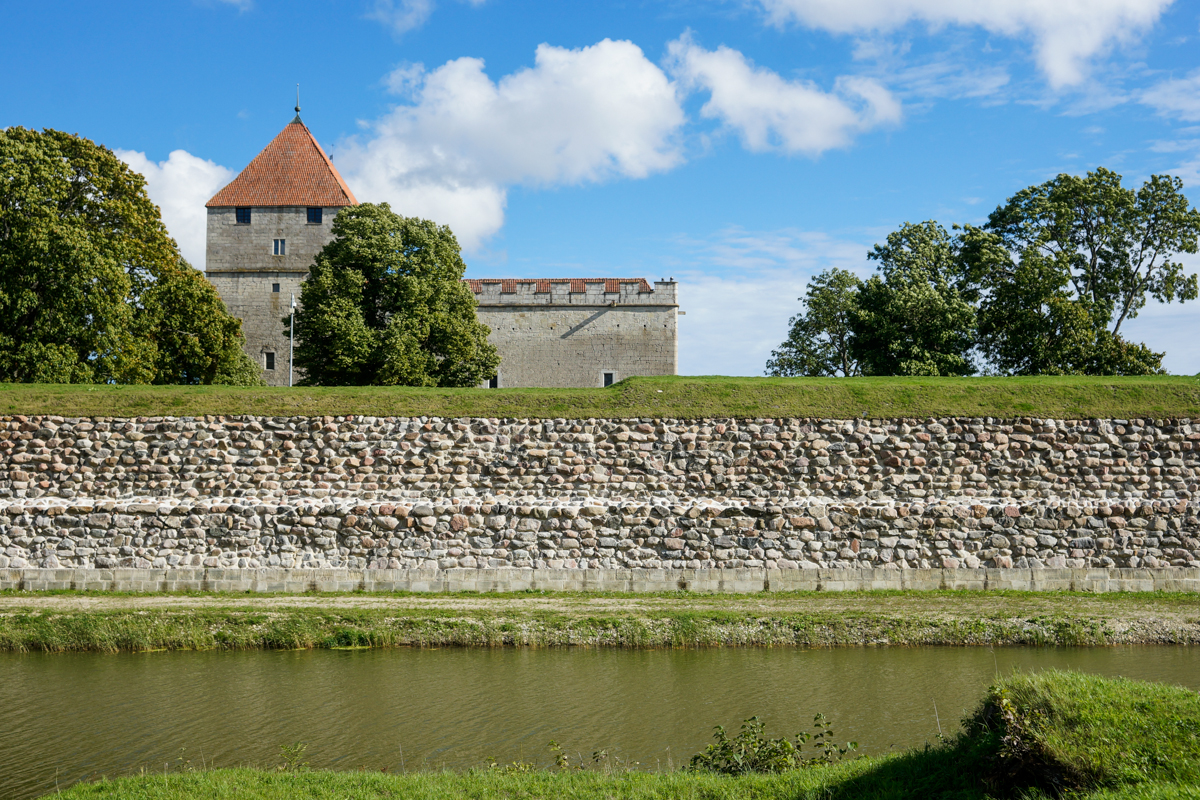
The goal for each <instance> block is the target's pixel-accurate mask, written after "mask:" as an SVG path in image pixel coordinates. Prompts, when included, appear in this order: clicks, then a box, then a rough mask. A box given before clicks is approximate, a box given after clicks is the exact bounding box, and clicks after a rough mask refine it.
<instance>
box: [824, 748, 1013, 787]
mask: <svg viewBox="0 0 1200 800" xmlns="http://www.w3.org/2000/svg"><path fill="white" fill-rule="evenodd" d="M981 755H982V754H981V753H980V748H979V744H978V743H974V742H971V741H969V740H965V739H962V738H959V739H955V740H952V741H949V742H946V743H944V744H939V745H934V746H927V747H926V748H925V749H922V750H910V751H908V752H906V753H903V754H901V755H898V756H896V757H894V758H888V759H886V760H883V761H880V762H879V763H878V765H877V766H876V767H875V768H873V769H870V770H868V771H866V772H864V773H861V774H859V775H857V776H854V777H852V778H849V779H847V780H845V781H842V782H840V783H838V784H837V785H835V786H832V787H830V788H829V790H828V794H827V795H826V797H828V798H829V800H933V799H934V798H946V800H949V798H954V800H976V799H978V800H984V798H988V797H991V795H989V794H988V793H987V792H985V791H984V775H983V771H982V768H981V767H982V762H981Z"/></svg>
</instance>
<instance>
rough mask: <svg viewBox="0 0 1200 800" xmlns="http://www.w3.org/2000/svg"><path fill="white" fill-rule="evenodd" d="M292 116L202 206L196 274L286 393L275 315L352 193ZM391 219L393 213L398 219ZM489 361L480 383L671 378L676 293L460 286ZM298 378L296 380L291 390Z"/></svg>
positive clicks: (547, 282)
mask: <svg viewBox="0 0 1200 800" xmlns="http://www.w3.org/2000/svg"><path fill="white" fill-rule="evenodd" d="M299 111H300V109H299V108H297V109H296V112H297V113H296V117H295V119H293V120H292V121H291V122H290V123H289V124H288V125H287V126H286V127H285V128H284V129H283V131H282V132H280V133H279V135H278V136H276V137H275V138H274V139H273V140H272V141H271V143H270V144H268V145H267V146H266V148H264V149H263V151H262V152H261V153H259V154H258V155H257V156H256V157H255V158H254V160H253V161H251V162H250V164H249V165H248V166H247V167H246V168H245V169H244V170H242V172H241V174H239V175H238V176H237V177H236V178H235V179H234V180H233V181H232V182H231V183H230V184H229V185H228V186H226V187H225V188H223V189H221V190H220V191H219V192H217V193H216V195H214V196H213V198H212V199H211V200H209V201H208V203H207V208H208V238H207V261H208V267H207V273H208V278H209V280H210V281H212V283H213V285H214V286H215V287H216V289H217V291H218V292H219V293H220V295H221V298H222V299H223V300H224V301H225V305H226V307H227V308H228V309H229V312H230V313H231V314H233V315H234V316H236V317H238V318H240V319H241V320H242V329H243V332H244V333H245V336H246V352H247V353H248V354H249V355H250V357H251V358H252V359H254V360H255V361H257V362H258V364H259V366H260V367H261V368H262V370H263V373H262V375H263V379H264V380H265V381H266V382H267V383H268V384H269V385H271V386H287V385H288V382H289V376H290V368H291V361H290V351H289V348H288V336H287V333H286V331H285V326H284V323H283V321H282V320H283V318H284V317H285V316H286V315H287V314H288V311H289V308H290V302H291V298H292V296H293V295H295V296H296V298H297V301H298V300H299V296H300V284H301V283H302V282H303V281H304V279H305V277H306V276H307V275H308V271H309V268H310V267H311V265H312V263H313V258H314V257H315V256H316V255H317V253H319V252H320V250H321V248H323V247H324V246H325V245H326V244H327V243H328V242H329V240H330V239H331V238H332V235H333V233H332V225H333V220H334V217H336V216H337V213H338V212H339V211H340V210H341V209H343V208H345V207H346V206H351V205H355V204H357V202H358V201H357V200H356V199H355V197H354V193H353V192H352V191H350V187H349V186H347V185H346V182H345V181H344V180H343V179H342V176H341V175H340V174H338V171H337V168H336V167H334V165H333V162H332V161H331V160H330V159H329V156H327V155H326V154H325V151H324V150H322V149H321V145H320V144H318V143H317V140H316V138H315V137H314V136H313V135H312V132H311V131H309V129H308V127H307V126H306V125H305V124H304V123H303V122H301V120H300V114H299ZM401 211H402V210H401ZM467 283H468V284H469V285H470V287H471V289H472V291H473V292H474V293H475V296H476V297H477V298H478V302H479V319H480V321H481V322H483V323H484V324H486V325H487V326H488V327H490V328H491V330H492V333H491V336H490V337H489V338H490V340H491V341H492V343H493V344H495V345H496V349H497V350H498V351H499V353H500V358H501V362H500V368H499V370H498V373H497V375H496V376H495V377H493V378H492V379H491V380H490V381H489V382H488V383H487V384H486V385H488V386H490V387H492V388H497V387H520V386H564V387H571V386H575V387H589V386H608V385H610V384H612V383H615V382H616V381H619V380H621V379H623V378H627V377H630V376H634V375H674V374H675V373H676V371H677V364H678V358H677V336H676V314H677V301H676V292H675V290H676V284H675V282H674V280H670V281H656V282H655V283H654V284H653V286H651V284H650V283H648V282H647V281H646V280H645V279H644V278H594V279H593V278H563V279H529V280H526V279H521V280H517V279H511V280H510V279H505V280H501V279H483V280H468V281H467ZM300 377H301V376H300V375H298V374H297V375H296V376H295V379H296V380H297V381H298V380H299V379H300Z"/></svg>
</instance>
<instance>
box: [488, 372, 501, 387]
mask: <svg viewBox="0 0 1200 800" xmlns="http://www.w3.org/2000/svg"><path fill="white" fill-rule="evenodd" d="M488 388H489V389H499V388H500V376H499V375H493V376H492V377H490V378H488Z"/></svg>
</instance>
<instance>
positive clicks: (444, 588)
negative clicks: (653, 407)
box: [0, 568, 1200, 594]
mask: <svg viewBox="0 0 1200 800" xmlns="http://www.w3.org/2000/svg"><path fill="white" fill-rule="evenodd" d="M898 589H899V590H914V591H934V590H997V589H1007V590H1014V591H1076V592H1095V593H1108V592H1196V591H1200V569H1192V568H1182V569H1179V568H1165V569H1164V568H1158V569H1128V568H1110V569H1014V568H1009V569H905V570H895V569H849V570H828V569H815V570H803V571H798V570H777V569H697V570H692V569H682V570H666V569H663V570H658V569H650V570H640V569H600V570H569V569H512V568H506V569H411V570H405V569H400V570H390V569H378V570H375V569H367V570H348V569H302V568H301V569H0V590H6V591H13V590H17V591H63V590H86V591H109V592H258V593H278V594H301V593H305V592H525V591H538V590H540V591H570V592H642V593H649V592H671V591H681V590H686V591H692V592H726V593H733V594H751V593H754V592H764V591H771V592H790V591H828V592H841V591H870V590H898Z"/></svg>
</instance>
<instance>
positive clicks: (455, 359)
mask: <svg viewBox="0 0 1200 800" xmlns="http://www.w3.org/2000/svg"><path fill="white" fill-rule="evenodd" d="M465 270H466V266H465V265H464V264H463V260H462V256H461V254H460V250H459V246H458V240H457V239H455V237H454V234H453V233H452V232H451V231H450V229H449V228H448V227H446V226H444V225H437V224H436V223H433V222H430V221H428V220H423V219H416V218H407V217H401V216H399V215H397V214H395V213H394V212H393V211H392V210H391V208H390V207H389V206H388V204H387V203H381V204H378V205H376V204H372V203H363V204H361V205H357V206H351V207H349V208H344V209H342V210H341V211H340V212H339V213H338V215H337V217H336V218H335V219H334V222H333V239H332V240H331V241H330V242H329V244H327V245H326V246H325V248H324V249H323V250H322V251H321V252H320V253H319V254H318V255H317V257H316V260H315V262H314V264H313V267H312V270H311V271H310V273H309V276H308V278H307V279H306V280H305V281H304V283H303V284H302V286H301V289H300V301H301V307H300V309H299V310H298V311H297V312H296V356H295V359H296V366H297V367H298V368H299V369H302V370H304V378H303V383H305V384H307V385H323V386H348V385H380V386H388V385H391V386H464V387H465V386H477V385H479V384H480V383H482V382H483V381H485V380H487V379H488V378H489V377H491V376H492V375H494V374H495V372H496V367H497V366H498V365H499V363H500V357H499V356H498V355H497V353H496V348H495V347H494V346H493V345H491V344H490V343H489V342H488V341H487V336H488V333H489V332H490V331H489V330H488V328H487V326H486V325H483V324H482V323H480V322H479V321H478V319H476V315H475V296H474V294H472V293H471V290H470V288H469V287H468V286H467V285H466V284H465V283H463V282H462V277H463V273H464V272H465ZM284 321H285V324H286V322H287V318H285V320H284Z"/></svg>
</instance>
